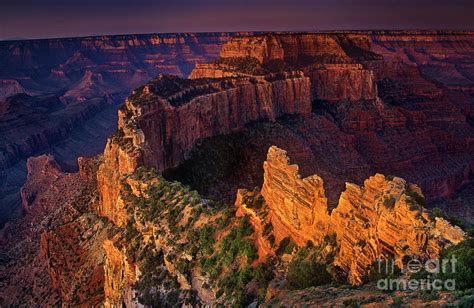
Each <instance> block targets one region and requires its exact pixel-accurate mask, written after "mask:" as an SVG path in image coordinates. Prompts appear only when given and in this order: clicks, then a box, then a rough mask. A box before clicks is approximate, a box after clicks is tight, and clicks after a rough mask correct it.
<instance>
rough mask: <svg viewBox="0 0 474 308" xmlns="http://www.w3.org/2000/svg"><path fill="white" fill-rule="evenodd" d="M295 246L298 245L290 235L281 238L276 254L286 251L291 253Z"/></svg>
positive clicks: (279, 254)
mask: <svg viewBox="0 0 474 308" xmlns="http://www.w3.org/2000/svg"><path fill="white" fill-rule="evenodd" d="M295 247H296V245H295V243H293V241H292V240H291V239H290V238H289V237H285V238H284V239H282V240H281V242H280V244H279V246H278V249H277V251H276V254H277V255H278V256H281V255H282V254H284V253H287V254H291V253H292V252H293V249H294V248H295Z"/></svg>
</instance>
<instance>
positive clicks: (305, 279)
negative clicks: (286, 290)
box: [287, 257, 331, 289]
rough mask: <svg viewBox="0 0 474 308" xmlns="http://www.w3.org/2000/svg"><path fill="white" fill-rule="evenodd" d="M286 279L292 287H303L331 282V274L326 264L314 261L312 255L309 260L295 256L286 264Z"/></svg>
mask: <svg viewBox="0 0 474 308" xmlns="http://www.w3.org/2000/svg"><path fill="white" fill-rule="evenodd" d="M287 281H288V285H289V287H290V288H292V289H305V288H309V287H314V286H320V285H324V284H329V283H331V275H330V274H329V273H328V271H327V270H326V265H325V264H321V263H318V262H316V260H315V258H314V257H313V258H311V259H310V260H300V259H298V258H295V260H293V261H292V262H290V264H289V265H288V272H287Z"/></svg>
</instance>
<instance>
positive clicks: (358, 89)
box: [308, 64, 377, 102]
mask: <svg viewBox="0 0 474 308" xmlns="http://www.w3.org/2000/svg"><path fill="white" fill-rule="evenodd" d="M308 74H309V76H310V79H311V83H312V84H313V91H314V97H315V98H316V99H320V100H327V101H341V100H344V99H347V100H349V101H352V102H356V101H360V100H375V99H376V98H377V85H376V80H375V76H374V72H373V71H372V70H368V69H364V68H363V66H362V65H360V64H326V65H324V66H323V68H321V69H315V70H312V71H310V72H308Z"/></svg>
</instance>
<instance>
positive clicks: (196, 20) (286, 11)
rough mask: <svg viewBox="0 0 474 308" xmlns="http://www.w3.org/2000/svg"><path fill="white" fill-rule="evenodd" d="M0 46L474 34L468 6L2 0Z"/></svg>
mask: <svg viewBox="0 0 474 308" xmlns="http://www.w3.org/2000/svg"><path fill="white" fill-rule="evenodd" d="M0 20H1V21H0V40H14V39H43V38H68V37H87V36H101V35H121V34H123V35H127V34H149V33H195V32H241V31H259V32H260V31H265V32H269V31H330V30H336V31H337V30H404V29H417V30H433V29H436V30H438V29H439V30H445V29H446V30H466V31H469V30H472V29H474V3H473V2H472V1H468V0H454V1H442V0H412V1H409V0H378V1H376V0H360V1H354V0H316V1H309V0H293V1H284V0H273V1H271V0H259V1H252V2H250V1H244V0H230V1H226V2H221V1H217V0H203V1H199V3H197V1H192V0H176V1H173V3H169V2H163V1H152V0H136V1H130V0H116V1H111V0H82V1H79V0H69V1H57V0H44V1H41V2H37V1H33V0H16V1H13V0H4V1H2V3H0Z"/></svg>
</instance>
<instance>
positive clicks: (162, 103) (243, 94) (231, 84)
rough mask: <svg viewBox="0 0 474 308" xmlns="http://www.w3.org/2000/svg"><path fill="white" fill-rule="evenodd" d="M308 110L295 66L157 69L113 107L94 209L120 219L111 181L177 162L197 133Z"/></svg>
mask: <svg viewBox="0 0 474 308" xmlns="http://www.w3.org/2000/svg"><path fill="white" fill-rule="evenodd" d="M310 113H311V101H310V84H309V79H308V78H306V77H303V76H302V75H301V73H299V72H293V73H284V74H273V75H267V76H264V77H260V78H256V77H251V78H250V77H240V78H232V79H221V80H212V81H208V80H203V79H196V80H194V81H193V80H184V79H180V78H177V77H171V76H164V75H162V76H160V77H158V78H157V79H156V80H154V81H152V82H150V83H149V84H148V85H146V86H144V87H142V88H140V89H137V90H136V91H135V92H134V93H133V94H132V96H131V97H129V98H128V99H127V100H126V103H125V105H124V107H123V108H122V109H121V110H120V112H119V131H118V133H117V134H116V136H115V137H114V138H111V139H109V142H108V144H107V146H106V149H105V152H104V162H103V164H102V165H101V167H100V169H99V173H98V182H99V189H100V191H101V198H102V199H101V200H102V202H101V205H100V207H99V213H101V215H105V216H108V217H109V218H111V219H112V220H113V221H115V222H117V223H119V224H123V220H121V219H119V218H117V216H120V215H121V214H120V213H121V212H123V211H122V210H119V209H118V208H117V204H118V202H117V196H118V191H117V187H119V185H118V184H119V180H120V177H121V176H123V175H125V174H128V173H130V172H132V171H133V170H135V169H136V168H137V167H138V166H141V165H145V166H153V167H155V168H157V169H158V170H159V171H163V170H165V169H167V168H171V167H175V166H177V165H178V164H179V163H181V162H183V161H184V158H185V155H186V154H187V152H189V151H190V150H191V149H192V148H193V146H194V145H195V144H196V142H197V141H198V140H200V139H203V138H207V137H212V136H216V135H225V134H228V133H231V132H235V131H238V130H240V129H242V128H243V127H244V126H245V125H246V124H248V123H251V122H253V121H262V120H268V121H275V120H276V119H277V118H278V117H281V116H283V115H285V114H300V115H302V116H305V117H307V116H309V115H310ZM122 216H123V215H122Z"/></svg>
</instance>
